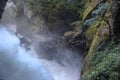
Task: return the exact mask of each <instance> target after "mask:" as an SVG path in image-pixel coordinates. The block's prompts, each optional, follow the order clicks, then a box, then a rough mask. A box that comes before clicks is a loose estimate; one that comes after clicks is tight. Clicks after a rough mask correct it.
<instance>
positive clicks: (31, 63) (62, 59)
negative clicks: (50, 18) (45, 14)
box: [0, 0, 82, 80]
mask: <svg viewBox="0 0 120 80" xmlns="http://www.w3.org/2000/svg"><path fill="white" fill-rule="evenodd" d="M19 1H20V0H19ZM16 11H17V8H16V7H15V4H13V3H11V0H10V2H8V3H7V6H6V8H5V11H4V13H3V17H2V20H1V21H2V23H3V24H4V25H5V26H3V25H0V79H3V80H53V78H54V80H79V79H80V71H81V67H82V63H81V56H80V54H79V52H77V51H76V50H73V49H69V48H67V47H66V46H64V45H62V43H61V42H60V41H59V40H60V39H59V38H58V37H59V36H58V35H57V34H51V33H50V32H49V31H47V30H46V31H45V32H48V33H47V34H43V33H42V34H41V33H39V34H38V33H37V32H39V28H38V27H36V25H31V24H30V23H32V22H29V21H32V20H28V18H26V16H25V15H22V17H21V16H20V17H17V18H18V20H17V18H16V17H15V15H16V14H17V13H16ZM40 23H41V22H40ZM40 26H41V25H40ZM5 27H6V28H7V29H6V28H5ZM43 27H45V26H43ZM34 28H37V29H34ZM12 31H13V32H15V33H16V32H18V33H19V34H20V35H22V36H24V37H25V38H30V40H31V45H30V48H31V50H29V51H26V50H25V48H23V46H22V47H21V46H20V44H21V42H20V40H19V39H18V38H17V37H16V36H15V35H14V33H13V32H12ZM43 32H44V31H43ZM61 45H62V46H61ZM52 76H53V77H52Z"/></svg>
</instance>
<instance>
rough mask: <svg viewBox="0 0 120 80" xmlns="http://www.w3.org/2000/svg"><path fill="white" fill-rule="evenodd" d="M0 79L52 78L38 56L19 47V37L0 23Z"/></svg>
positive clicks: (44, 79)
mask: <svg viewBox="0 0 120 80" xmlns="http://www.w3.org/2000/svg"><path fill="white" fill-rule="evenodd" d="M0 79H2V80H54V79H53V77H52V75H51V74H50V72H49V71H47V69H45V68H44V67H43V66H42V64H41V63H40V60H39V59H38V58H35V57H33V56H32V55H30V54H28V52H26V51H25V50H24V48H22V47H20V41H19V39H18V38H17V37H16V36H15V35H14V34H13V33H11V32H9V31H8V30H7V29H5V28H4V26H3V25H0Z"/></svg>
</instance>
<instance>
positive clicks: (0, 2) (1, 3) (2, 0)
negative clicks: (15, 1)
mask: <svg viewBox="0 0 120 80" xmlns="http://www.w3.org/2000/svg"><path fill="white" fill-rule="evenodd" d="M7 1H8V0H0V20H1V18H2V14H3V11H4V8H5V5H6V3H7Z"/></svg>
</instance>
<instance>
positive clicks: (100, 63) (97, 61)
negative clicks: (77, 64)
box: [81, 45, 120, 80]
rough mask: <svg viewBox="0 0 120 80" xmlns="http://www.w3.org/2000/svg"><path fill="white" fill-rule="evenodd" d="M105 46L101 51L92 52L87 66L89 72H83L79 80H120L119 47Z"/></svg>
mask: <svg viewBox="0 0 120 80" xmlns="http://www.w3.org/2000/svg"><path fill="white" fill-rule="evenodd" d="M107 46H109V47H104V50H102V51H99V50H96V51H94V53H93V55H92V56H91V57H90V58H89V62H88V64H87V65H88V66H89V70H88V71H86V72H84V74H83V75H82V79H81V80H119V79H120V45H107Z"/></svg>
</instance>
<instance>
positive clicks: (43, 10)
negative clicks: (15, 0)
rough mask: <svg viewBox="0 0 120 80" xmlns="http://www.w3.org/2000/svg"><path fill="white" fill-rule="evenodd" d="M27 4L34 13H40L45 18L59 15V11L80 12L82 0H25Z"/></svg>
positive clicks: (77, 13)
mask: <svg viewBox="0 0 120 80" xmlns="http://www.w3.org/2000/svg"><path fill="white" fill-rule="evenodd" d="M27 3H28V5H29V6H30V7H31V8H32V10H33V11H34V12H35V13H36V14H38V15H39V14H41V15H43V16H44V17H45V18H46V17H52V18H55V17H56V16H60V15H61V14H60V11H61V12H63V13H62V15H63V14H64V12H65V11H68V10H69V11H71V12H75V13H76V16H78V15H79V14H82V9H83V7H82V6H81V5H82V4H83V3H82V0H27Z"/></svg>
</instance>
